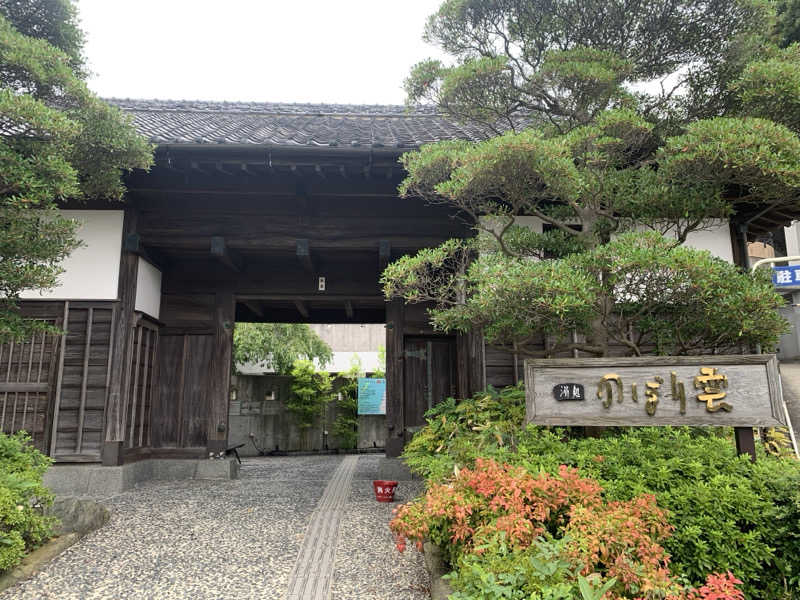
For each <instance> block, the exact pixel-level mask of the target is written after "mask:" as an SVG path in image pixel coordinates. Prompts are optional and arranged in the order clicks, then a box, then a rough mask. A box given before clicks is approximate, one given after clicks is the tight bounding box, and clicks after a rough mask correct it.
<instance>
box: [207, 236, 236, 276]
mask: <svg viewBox="0 0 800 600" xmlns="http://www.w3.org/2000/svg"><path fill="white" fill-rule="evenodd" d="M211 256H213V257H215V258H216V259H217V260H219V261H220V262H221V263H222V264H223V265H225V266H226V267H228V268H229V269H230V270H231V271H236V272H237V273H241V272H242V268H243V264H244V263H243V261H242V258H241V257H240V256H239V254H238V253H236V252H235V251H233V250H231V249H230V248H228V247H227V245H226V244H225V238H224V237H220V236H213V237H212V238H211Z"/></svg>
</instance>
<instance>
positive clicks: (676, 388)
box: [669, 371, 686, 415]
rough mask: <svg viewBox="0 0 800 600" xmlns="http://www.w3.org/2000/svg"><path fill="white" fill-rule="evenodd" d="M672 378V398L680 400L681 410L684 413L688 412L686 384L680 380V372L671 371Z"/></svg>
mask: <svg viewBox="0 0 800 600" xmlns="http://www.w3.org/2000/svg"><path fill="white" fill-rule="evenodd" d="M669 376H670V379H671V380H672V399H673V400H677V401H678V402H680V411H681V414H682V415H685V414H686V386H685V385H683V382H682V381H681V382H679V381H678V373H677V372H676V371H671V372H670V374H669Z"/></svg>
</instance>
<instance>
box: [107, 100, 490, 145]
mask: <svg viewBox="0 0 800 600" xmlns="http://www.w3.org/2000/svg"><path fill="white" fill-rule="evenodd" d="M108 102H109V103H111V104H114V105H116V106H118V107H120V108H121V109H122V110H124V111H125V112H126V113H128V114H130V115H131V116H132V117H133V122H134V125H135V126H136V128H137V129H138V130H139V132H140V133H141V134H142V135H144V136H145V137H147V138H148V139H149V140H150V141H151V142H153V143H157V144H164V143H172V144H191V143H196V144H256V145H259V144H265V145H276V146H323V147H325V146H329V147H337V146H341V145H344V146H351V147H354V148H358V147H371V148H381V147H389V148H414V147H417V146H420V145H422V144H426V143H430V142H436V141H439V140H443V139H466V140H480V139H484V138H485V137H487V135H486V133H485V132H484V131H482V130H481V129H480V128H478V127H475V126H470V125H462V124H459V123H457V122H455V121H453V120H451V119H447V118H445V117H443V116H442V115H440V114H438V113H437V111H436V108H435V107H432V106H417V107H413V108H410V109H409V108H407V107H405V106H397V105H352V104H284V103H261V102H200V101H194V100H193V101H188V100H131V99H119V98H112V99H109V100H108Z"/></svg>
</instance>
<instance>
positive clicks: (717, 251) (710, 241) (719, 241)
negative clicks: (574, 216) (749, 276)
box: [515, 216, 800, 263]
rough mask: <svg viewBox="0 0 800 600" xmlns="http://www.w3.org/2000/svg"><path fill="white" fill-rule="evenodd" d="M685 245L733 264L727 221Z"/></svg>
mask: <svg viewBox="0 0 800 600" xmlns="http://www.w3.org/2000/svg"><path fill="white" fill-rule="evenodd" d="M515 220H516V223H517V224H518V225H523V226H525V227H528V228H530V229H532V230H533V231H536V232H538V233H541V231H542V229H543V227H542V226H543V221H542V220H541V219H539V218H538V217H530V216H522V217H516V219H515ZM643 231H644V230H643ZM787 231H788V229H787ZM794 235H795V238H796V242H797V243H798V244H800V237H798V233H797V232H795V234H794ZM787 239H788V238H787ZM685 245H686V246H689V247H691V248H696V249H698V250H708V251H709V252H711V254H713V255H714V256H717V257H719V258H721V259H723V260H726V261H728V262H730V263H732V262H733V245H732V241H731V230H730V225H729V223H728V222H727V221H717V222H713V223H710V224H709V225H708V226H707V227H706V229H704V230H702V231H693V232H692V233H690V234H689V236H688V237H687V239H686V243H685ZM799 253H800V252H799Z"/></svg>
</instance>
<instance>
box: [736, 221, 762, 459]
mask: <svg viewBox="0 0 800 600" xmlns="http://www.w3.org/2000/svg"><path fill="white" fill-rule="evenodd" d="M730 229H731V235H732V246H733V260H734V263H736V264H737V265H738V266H740V267H741V268H742V270H743V271H747V270H749V268H750V256H749V254H750V251H749V249H748V247H747V222H743V223H737V222H736V221H731V224H730ZM733 432H734V437H735V439H736V453H737V454H740V455H741V454H748V455H750V460H752V461H753V462H755V460H756V440H755V437H754V436H753V428H752V427H734V428H733Z"/></svg>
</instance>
